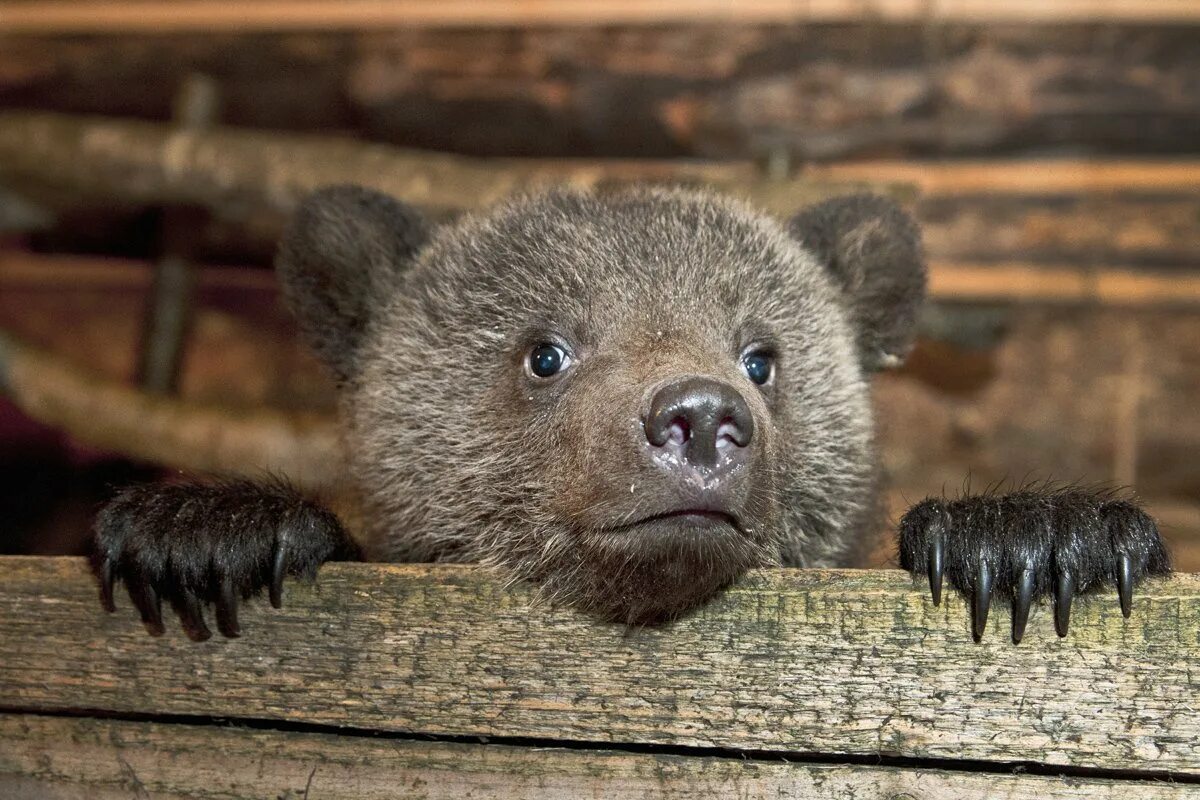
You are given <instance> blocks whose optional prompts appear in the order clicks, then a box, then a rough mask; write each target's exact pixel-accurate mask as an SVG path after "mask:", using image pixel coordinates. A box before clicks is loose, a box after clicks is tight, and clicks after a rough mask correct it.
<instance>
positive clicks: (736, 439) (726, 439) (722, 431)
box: [717, 418, 746, 447]
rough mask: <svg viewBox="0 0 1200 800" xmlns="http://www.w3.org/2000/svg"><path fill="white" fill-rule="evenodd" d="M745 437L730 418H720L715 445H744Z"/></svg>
mask: <svg viewBox="0 0 1200 800" xmlns="http://www.w3.org/2000/svg"><path fill="white" fill-rule="evenodd" d="M744 440H745V437H744V436H743V435H742V431H741V429H740V428H738V426H737V423H736V422H734V421H733V420H732V419H729V418H726V419H723V420H721V424H720V425H718V426H717V447H745V446H746V442H745V441H744Z"/></svg>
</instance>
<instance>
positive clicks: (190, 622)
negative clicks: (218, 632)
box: [179, 594, 212, 642]
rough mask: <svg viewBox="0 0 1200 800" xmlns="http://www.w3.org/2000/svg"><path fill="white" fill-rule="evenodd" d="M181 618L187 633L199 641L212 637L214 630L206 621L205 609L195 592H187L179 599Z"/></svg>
mask: <svg viewBox="0 0 1200 800" xmlns="http://www.w3.org/2000/svg"><path fill="white" fill-rule="evenodd" d="M179 618H180V619H181V620H182V621H183V627H184V630H186V631H187V635H188V636H189V637H190V638H191V639H192V640H193V641H197V642H203V641H205V640H206V639H210V638H212V631H210V630H209V629H208V625H207V624H205V622H204V611H203V610H202V609H201V608H200V601H199V599H197V598H196V596H195V595H194V594H185V595H183V597H182V598H181V600H180V601H179Z"/></svg>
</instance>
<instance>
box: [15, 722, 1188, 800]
mask: <svg viewBox="0 0 1200 800" xmlns="http://www.w3.org/2000/svg"><path fill="white" fill-rule="evenodd" d="M1198 792H1200V788H1198V787H1196V786H1194V785H1191V786H1189V785H1177V784H1169V783H1165V782H1151V781H1134V780H1109V779H1102V778H1078V777H1071V778H1064V777H1057V776H1035V775H1022V774H1007V775H1006V774H981V773H968V772H954V771H950V770H945V769H915V768H899V767H880V766H861V765H860V766H843V765H827V764H804V763H785V762H782V761H771V760H752V759H742V758H737V757H736V756H735V757H724V758H722V757H714V756H712V755H696V756H689V755H687V754H678V753H676V754H659V753H653V754H651V753H630V752H618V751H612V750H603V749H596V750H584V749H566V748H560V747H514V746H508V745H494V744H488V745H485V744H461V743H450V742H423V741H414V740H411V739H397V738H376V737H362V736H353V737H347V736H337V735H332V734H327V733H309V732H284V731H273V730H248V729H244V728H235V727H218V726H191V725H169V724H167V725H165V724H155V723H148V722H124V721H116V720H101V719H89V718H82V719H64V718H54V717H39V716H35V715H24V714H14V715H0V795H3V796H4V797H6V798H9V800H26V798H29V800H32V799H33V798H37V800H49V799H50V798H88V799H89V800H92V799H93V798H95V799H96V800H103V799H104V798H110V797H113V798H115V797H129V796H130V795H131V794H134V795H136V796H138V797H188V798H192V797H195V798H206V797H213V798H232V797H279V798H302V797H303V798H307V797H313V798H347V799H349V798H361V799H362V800H372V799H373V798H391V797H397V796H404V797H412V798H422V800H438V798H445V800H463V798H471V797H480V798H498V799H499V800H504V799H505V798H517V797H520V798H528V799H529V800H536V799H537V798H545V800H558V798H564V797H595V798H604V799H605V800H643V798H667V797H671V798H696V800H701V799H704V800H707V798H712V797H733V796H736V797H738V798H743V799H744V800H750V798H804V797H815V796H820V797H824V798H834V799H843V798H844V800H897V798H916V797H919V798H922V800H951V798H953V799H954V800H960V799H961V800H1005V799H1006V798H1007V799H1009V800H1017V798H1028V799H1029V800H1068V799H1069V798H1080V799H1082V798H1089V799H1090V798H1096V800H1124V799H1125V798H1148V799H1150V800H1175V798H1184V797H1195V796H1196V795H1197V793H1198Z"/></svg>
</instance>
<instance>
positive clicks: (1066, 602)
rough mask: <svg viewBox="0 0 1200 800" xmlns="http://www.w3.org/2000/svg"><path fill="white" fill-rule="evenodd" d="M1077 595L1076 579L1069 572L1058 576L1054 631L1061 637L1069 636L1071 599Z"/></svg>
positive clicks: (1055, 589) (1055, 592) (1055, 590)
mask: <svg viewBox="0 0 1200 800" xmlns="http://www.w3.org/2000/svg"><path fill="white" fill-rule="evenodd" d="M1074 595H1075V579H1074V578H1073V577H1071V574H1070V573H1069V572H1064V573H1062V574H1061V575H1059V576H1058V583H1057V584H1056V585H1055V587H1054V630H1055V631H1056V632H1057V633H1058V635H1059V636H1066V635H1067V628H1068V626H1069V625H1070V624H1071V599H1072V598H1073V597H1074Z"/></svg>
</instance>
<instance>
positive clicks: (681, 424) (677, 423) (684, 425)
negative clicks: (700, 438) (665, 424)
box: [667, 417, 692, 444]
mask: <svg viewBox="0 0 1200 800" xmlns="http://www.w3.org/2000/svg"><path fill="white" fill-rule="evenodd" d="M690 438H692V427H691V426H690V425H688V421H687V420H686V419H684V418H683V417H676V418H675V419H673V420H671V426H670V428H668V429H667V441H668V442H670V443H671V444H687V441H688V439H690Z"/></svg>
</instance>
